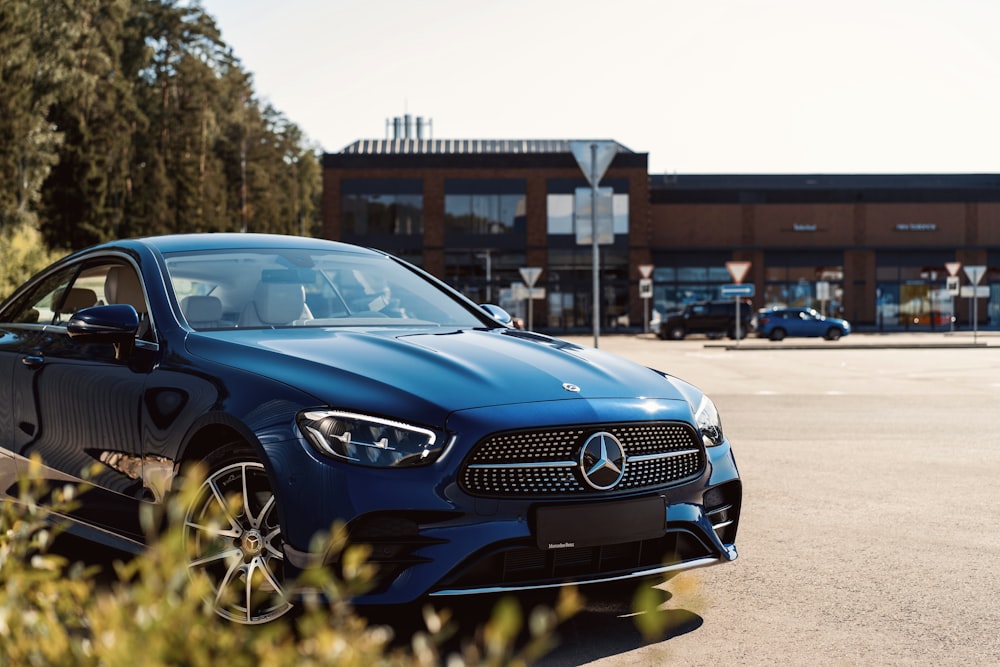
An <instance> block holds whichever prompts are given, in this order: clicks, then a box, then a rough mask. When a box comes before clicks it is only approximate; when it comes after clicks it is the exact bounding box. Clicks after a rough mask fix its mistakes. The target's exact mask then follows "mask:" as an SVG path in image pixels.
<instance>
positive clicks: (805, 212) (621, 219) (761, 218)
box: [323, 139, 1000, 332]
mask: <svg viewBox="0 0 1000 667" xmlns="http://www.w3.org/2000/svg"><path fill="white" fill-rule="evenodd" d="M323 179H324V181H323V182H324V192H323V220H324V235H325V236H326V237H327V238H331V239H335V240H343V241H348V242H352V243H358V244H362V245H367V246H372V247H376V248H380V249H382V250H386V251H388V252H391V253H393V254H396V255H398V256H401V257H403V258H404V259H407V260H409V261H411V262H413V263H415V264H417V265H419V266H422V267H423V268H425V269H426V270H428V271H430V272H431V273H433V274H435V275H437V276H439V277H441V278H443V279H445V280H446V281H447V282H449V283H450V284H452V285H453V286H455V287H457V288H458V289H460V290H462V291H463V292H464V293H466V294H467V295H468V296H470V297H471V298H473V299H474V300H476V301H480V302H494V303H499V304H500V305H501V306H503V307H505V308H507V309H508V310H509V311H511V312H512V313H514V314H516V315H519V316H521V317H524V316H525V310H524V308H525V306H526V304H527V303H528V302H527V301H524V300H521V299H520V298H519V295H520V293H519V292H518V291H517V290H512V289H511V285H512V284H514V283H518V282H520V281H521V277H520V274H519V272H518V269H519V268H520V267H523V266H537V267H541V268H542V269H543V272H542V274H541V278H540V280H539V282H538V286H541V287H544V288H545V289H546V298H545V299H542V300H537V301H533V302H532V303H533V304H534V305H533V307H534V310H533V312H532V316H533V321H534V326H535V328H537V329H539V330H545V331H554V332H569V331H583V330H587V328H588V327H590V326H591V317H592V315H591V313H592V311H591V302H592V292H593V287H592V284H593V280H592V275H593V273H592V259H591V258H592V255H591V248H590V246H589V245H579V244H578V243H577V239H576V235H575V232H574V228H573V206H574V199H573V193H574V191H575V189H576V188H580V187H587V186H588V183H587V181H586V179H585V178H584V176H583V173H582V172H581V170H580V168H579V166H578V165H577V163H576V161H575V159H574V158H573V155H572V153H571V151H570V147H569V142H567V141H557V140H553V141H538V140H531V141H514V140H502V141H501V140H497V141H486V140H466V141H461V140H425V139H391V140H368V141H358V142H355V143H353V144H351V145H350V146H348V147H347V148H345V149H344V150H343V151H342V152H340V153H328V154H326V155H325V156H324V158H323ZM600 185H601V186H602V187H611V188H613V193H614V195H613V210H614V214H613V218H614V242H613V243H611V244H610V245H604V246H602V247H601V253H600V267H601V270H600V282H601V292H600V293H601V299H602V303H601V310H600V312H601V314H602V328H604V329H614V328H615V327H628V328H629V329H632V330H635V329H637V328H639V327H641V326H642V325H643V322H644V318H645V317H646V313H644V311H643V308H644V306H645V305H646V304H645V303H644V301H643V300H642V299H640V297H639V289H638V283H639V279H640V277H641V276H640V273H639V269H638V267H639V266H640V265H643V264H651V265H653V266H655V270H654V273H653V279H654V292H653V299H652V302H653V306H654V307H655V308H656V310H658V311H661V312H662V311H665V310H667V309H670V308H674V307H677V306H679V305H681V304H682V303H685V302H689V301H693V300H699V299H706V298H716V297H717V296H718V294H719V289H720V287H721V286H722V285H724V284H728V283H730V282H732V280H731V278H730V276H729V274H728V273H727V271H726V268H725V263H726V262H727V261H730V260H746V261H750V262H751V269H750V273H749V275H748V276H747V278H746V280H745V282H752V283H753V284H754V286H755V291H756V296H755V297H754V299H753V303H754V306H756V307H766V306H774V305H786V304H787V305H809V306H813V307H815V308H817V309H822V310H824V311H825V312H826V313H827V314H840V315H843V316H844V317H846V318H848V319H849V320H851V321H852V322H853V323H855V324H856V325H859V326H861V327H862V328H865V327H868V328H876V327H881V328H884V329H899V328H906V329H914V330H920V329H930V328H940V327H942V326H950V317H951V313H952V312H954V313H955V315H956V317H957V319H958V324H959V326H964V325H967V324H968V323H969V322H968V319H969V312H970V308H969V304H968V302H967V301H966V300H965V299H962V298H957V299H954V301H955V303H954V310H953V298H952V296H951V295H950V294H949V291H948V289H947V288H948V284H947V279H948V275H949V274H948V265H949V264H951V265H952V268H954V263H955V262H958V263H961V264H962V265H984V266H987V267H988V268H989V271H987V274H986V277H985V278H984V280H983V281H982V282H981V283H980V284H981V285H987V286H988V289H989V292H990V296H989V299H988V300H987V299H981V300H980V301H979V304H978V307H977V312H978V314H979V319H980V326H982V327H990V326H994V327H1000V274H997V273H996V272H997V271H1000V175H993V174H990V175H930V174H928V175H671V176H664V175H650V174H649V173H648V155H647V154H646V153H637V152H634V151H632V150H630V149H628V148H626V147H625V146H621V145H620V144H619V145H618V146H617V154H616V155H615V158H614V160H613V161H612V163H611V165H610V167H609V168H608V170H607V172H606V174H605V175H604V177H603V178H602V179H601V183H600ZM960 276H961V277H960V280H961V283H962V284H963V285H965V284H967V280H966V278H965V276H964V275H961V272H960ZM946 323H947V324H946Z"/></svg>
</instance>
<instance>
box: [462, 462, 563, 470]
mask: <svg viewBox="0 0 1000 667" xmlns="http://www.w3.org/2000/svg"><path fill="white" fill-rule="evenodd" d="M578 465H580V462H579V461H553V462H552V463H472V464H469V465H468V466H467V467H469V468H476V469H479V470H497V469H515V468H572V467H574V466H578Z"/></svg>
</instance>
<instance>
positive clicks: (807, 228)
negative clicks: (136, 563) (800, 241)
mask: <svg viewBox="0 0 1000 667" xmlns="http://www.w3.org/2000/svg"><path fill="white" fill-rule="evenodd" d="M792 231H793V232H815V231H816V225H811V224H810V225H807V224H800V223H795V224H794V225H792Z"/></svg>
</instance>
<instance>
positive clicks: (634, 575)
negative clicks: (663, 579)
mask: <svg viewBox="0 0 1000 667" xmlns="http://www.w3.org/2000/svg"><path fill="white" fill-rule="evenodd" d="M734 558H735V555H734V556H732V557H729V556H727V557H724V558H697V559H695V560H689V561H685V562H683V563H675V564H673V565H662V566H659V567H651V568H648V569H645V570H639V571H637V572H629V573H628V574H624V575H617V576H613V577H602V578H599V579H586V580H582V581H574V582H569V583H567V582H559V581H557V582H551V583H544V584H523V585H518V584H512V585H510V586H481V587H477V588H449V589H445V590H440V591H433V592H431V593H429V594H428V595H430V596H431V597H445V596H458V595H483V594H489V593H508V592H509V593H512V592H515V591H535V590H543V589H546V588H560V587H562V586H567V585H570V583H572V584H578V585H581V586H585V585H586V584H603V583H607V582H610V581H627V580H629V579H641V578H643V577H653V576H656V575H660V574H667V573H670V572H683V571H685V570H694V569H696V568H699V567H709V566H711V565H717V564H719V563H726V562H729V561H731V560H733V559H734Z"/></svg>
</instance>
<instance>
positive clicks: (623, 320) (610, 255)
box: [541, 179, 642, 332]
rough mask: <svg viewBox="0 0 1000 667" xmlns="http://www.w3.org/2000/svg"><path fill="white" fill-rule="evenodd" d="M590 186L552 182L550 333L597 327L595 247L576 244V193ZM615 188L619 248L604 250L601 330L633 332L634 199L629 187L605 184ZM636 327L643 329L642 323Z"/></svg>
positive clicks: (546, 278) (548, 283)
mask: <svg viewBox="0 0 1000 667" xmlns="http://www.w3.org/2000/svg"><path fill="white" fill-rule="evenodd" d="M578 187H587V182H586V181H585V180H582V179H549V181H548V184H547V188H548V194H547V197H546V214H547V221H546V229H547V232H548V240H549V243H548V262H547V267H546V272H545V273H543V274H542V280H541V283H543V284H544V286H545V288H546V302H547V312H546V321H547V326H546V327H545V328H546V329H548V330H554V331H563V332H565V331H574V330H576V331H582V330H587V329H589V328H592V327H593V324H594V308H593V303H594V270H593V254H592V247H591V246H590V245H578V244H577V243H576V229H575V221H574V212H575V211H574V206H575V203H574V195H573V193H574V191H575V189H576V188H578ZM601 187H611V188H612V189H613V190H614V194H613V195H612V216H613V223H612V224H613V228H614V243H613V244H611V245H602V246H600V254H599V261H600V269H599V276H600V278H599V285H600V288H599V291H600V294H601V297H600V298H601V308H600V312H601V329H602V330H606V329H616V328H619V327H628V326H630V325H631V324H632V323H631V322H630V321H629V287H630V285H629V279H628V278H629V263H628V233H629V215H628V211H629V195H628V182H627V181H624V180H618V179H606V180H605V181H602V182H601ZM636 324H639V325H641V324H642V323H641V322H638V323H636Z"/></svg>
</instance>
